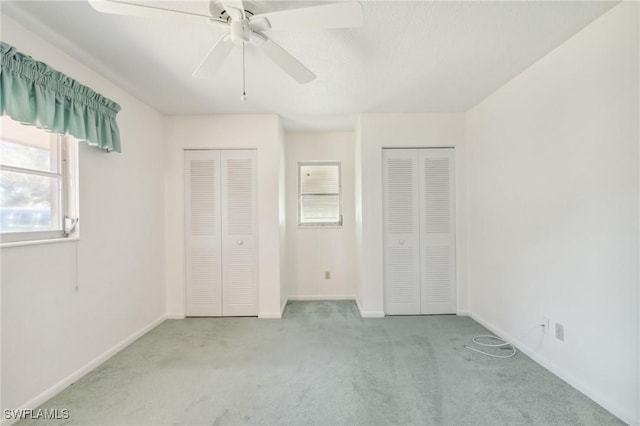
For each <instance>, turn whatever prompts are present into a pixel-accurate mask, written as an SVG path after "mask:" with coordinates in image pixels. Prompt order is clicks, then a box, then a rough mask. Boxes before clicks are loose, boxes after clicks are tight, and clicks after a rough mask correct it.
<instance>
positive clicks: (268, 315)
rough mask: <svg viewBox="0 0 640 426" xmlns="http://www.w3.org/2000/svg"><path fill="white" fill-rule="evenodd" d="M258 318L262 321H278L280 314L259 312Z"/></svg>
mask: <svg viewBox="0 0 640 426" xmlns="http://www.w3.org/2000/svg"><path fill="white" fill-rule="evenodd" d="M258 318H262V319H280V318H282V314H281V313H280V312H259V313H258Z"/></svg>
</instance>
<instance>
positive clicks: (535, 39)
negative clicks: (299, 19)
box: [2, 1, 615, 130]
mask: <svg viewBox="0 0 640 426" xmlns="http://www.w3.org/2000/svg"><path fill="white" fill-rule="evenodd" d="M258 3H259V4H264V5H263V6H262V7H264V8H266V9H275V8H277V9H283V8H295V7H302V6H306V5H308V4H310V2H304V1H300V2H269V3H265V2H260V1H258ZM315 3H319V2H314V3H312V4H315ZM165 4H166V5H167V6H171V7H174V8H181V9H186V10H201V11H203V12H205V11H206V10H207V3H206V2H201V1H198V2H195V1H172V2H169V3H165ZM614 5H615V2H593V1H580V2H565V1H562V2H549V1H509V2H483V1H473V2H449V1H439V2H427V1H363V2H362V7H363V14H364V26H363V27H362V28H357V29H346V30H345V29H333V30H314V31H309V32H296V33H293V32H276V31H271V32H270V33H269V35H270V37H271V38H272V39H273V40H274V41H276V42H277V43H278V44H280V45H281V46H282V47H284V48H285V49H287V50H288V51H289V52H290V53H291V54H292V55H294V56H295V57H297V58H298V59H299V60H300V61H301V62H302V63H304V64H305V65H306V66H307V67H309V68H310V69H311V70H312V71H314V72H315V73H316V74H317V75H318V77H317V79H316V80H314V81H313V82H311V83H308V84H306V85H299V84H297V83H296V82H295V81H293V80H292V79H291V78H290V77H289V76H288V75H286V74H285V73H283V72H282V71H281V70H280V69H279V68H277V67H276V66H275V65H274V64H273V63H271V62H270V61H269V59H268V58H266V57H264V56H263V55H262V54H261V53H260V52H258V51H255V50H254V49H255V47H253V46H249V47H247V95H248V98H249V99H248V100H247V101H246V102H242V101H241V100H240V94H241V93H242V56H241V49H235V50H234V51H233V52H232V54H231V55H230V56H229V58H228V60H227V62H225V64H224V65H223V66H222V68H221V69H220V71H219V72H218V74H217V75H216V76H215V77H214V78H213V79H210V80H201V79H195V78H193V77H192V76H191V73H192V72H193V70H194V69H195V68H196V67H197V66H198V64H199V63H200V61H201V60H202V58H203V57H204V55H205V54H206V53H207V52H208V51H209V49H210V48H211V47H212V46H213V44H214V43H215V42H216V41H217V40H218V39H219V38H220V37H221V36H222V35H223V34H224V31H223V30H221V29H220V28H219V27H216V26H213V25H209V24H206V23H205V24H202V25H198V24H193V23H184V22H182V21H173V20H170V21H168V20H154V19H146V18H138V17H125V16H116V15H106V14H101V13H98V12H96V11H94V10H93V9H92V8H91V7H90V6H89V4H88V3H87V2H85V1H42V2H39V1H15V2H8V1H3V4H2V7H3V8H2V13H3V14H6V15H8V16H11V17H13V18H14V19H16V20H17V21H18V22H21V23H22V24H23V25H25V26H27V27H28V28H30V29H31V30H32V31H34V32H36V33H39V34H40V35H42V36H44V37H45V38H46V39H48V40H50V41H51V42H52V43H54V44H56V45H58V47H60V48H62V49H63V50H66V51H67V52H68V53H69V54H71V55H73V56H75V57H76V58H77V59H79V60H81V61H83V62H84V63H86V64H88V65H89V66H92V67H99V69H101V70H102V73H103V74H104V75H105V76H107V77H108V78H110V79H112V80H114V81H115V82H117V84H119V85H120V86H122V87H124V88H125V89H127V90H128V91H130V92H131V93H133V94H134V95H136V96H137V97H138V98H140V99H142V100H143V101H145V102H146V103H148V104H149V105H151V106H153V107H155V108H156V109H158V110H159V111H161V112H162V113H165V114H212V113H276V114H279V115H280V116H281V117H283V119H284V123H285V126H286V127H287V128H288V129H289V130H346V129H352V128H353V126H354V124H355V120H356V117H357V115H358V114H359V113H361V112H455V111H466V110H468V109H469V108H471V107H473V106H474V105H476V104H477V103H478V102H479V101H481V100H482V99H484V98H485V97H486V96H488V95H490V94H491V93H492V92H493V91H495V90H496V89H497V88H498V87H500V86H501V85H503V84H504V83H506V82H507V81H508V80H509V79H511V78H512V77H514V76H515V75H517V74H518V73H519V72H521V71H522V70H524V69H525V68H527V67H528V66H529V65H531V64H532V63H534V62H535V61H537V60H538V59H539V58H541V57H542V56H544V55H545V54H546V53H548V52H549V51H551V50H552V49H553V48H555V47H556V46H558V45H559V44H561V43H562V42H563V41H564V40H566V39H567V38H569V37H570V36H571V35H573V34H575V33H576V32H577V31H579V30H580V29H581V28H583V27H585V26H586V25H587V24H589V23H590V22H591V21H593V20H594V19H595V18H596V17H598V16H600V15H601V14H602V13H604V12H605V11H607V10H608V9H610V8H611V7H613V6H614ZM16 47H18V48H20V46H16ZM27 53H28V52H27Z"/></svg>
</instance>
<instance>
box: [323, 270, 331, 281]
mask: <svg viewBox="0 0 640 426" xmlns="http://www.w3.org/2000/svg"><path fill="white" fill-rule="evenodd" d="M324 279H325V280H330V279H331V272H329V271H326V272H325V273H324Z"/></svg>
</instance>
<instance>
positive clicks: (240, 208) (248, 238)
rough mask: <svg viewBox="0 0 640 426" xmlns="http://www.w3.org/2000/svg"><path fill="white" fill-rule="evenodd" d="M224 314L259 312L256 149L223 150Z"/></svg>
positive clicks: (241, 314)
mask: <svg viewBox="0 0 640 426" xmlns="http://www.w3.org/2000/svg"><path fill="white" fill-rule="evenodd" d="M221 155H222V200H223V202H222V250H223V258H222V259H223V260H222V263H223V265H222V283H223V284H222V293H223V306H222V312H223V314H224V316H250V315H257V314H258V210H257V204H258V194H257V152H256V151H255V150H234V151H222V152H221Z"/></svg>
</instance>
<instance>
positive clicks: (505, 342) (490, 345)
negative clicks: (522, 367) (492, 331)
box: [464, 334, 518, 358]
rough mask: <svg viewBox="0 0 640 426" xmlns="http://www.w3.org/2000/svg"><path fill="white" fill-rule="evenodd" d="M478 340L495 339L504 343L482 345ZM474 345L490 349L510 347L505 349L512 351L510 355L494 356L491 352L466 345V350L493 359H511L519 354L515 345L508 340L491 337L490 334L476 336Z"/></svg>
mask: <svg viewBox="0 0 640 426" xmlns="http://www.w3.org/2000/svg"><path fill="white" fill-rule="evenodd" d="M478 339H493V340H497V341H498V342H502V343H496V344H492V343H482V342H479V341H478ZM473 343H475V344H476V345H479V346H484V347H488V348H502V347H503V346H508V348H505V349H511V353H510V354H509V355H494V354H491V353H489V352H485V351H483V350H481V349H477V348H472V347H471V346H467V345H464V347H465V348H467V349H469V350H471V351H474V352H478V353H480V354H483V355H486V356H490V357H492V358H511V357H514V356H516V354H517V353H518V351H517V350H516V347H515V346H513V344H512V343H511V342H507V341H506V340H504V339H502V338H500V337H497V336H491V335H488V334H483V335H481V336H476V337H474V338H473Z"/></svg>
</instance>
